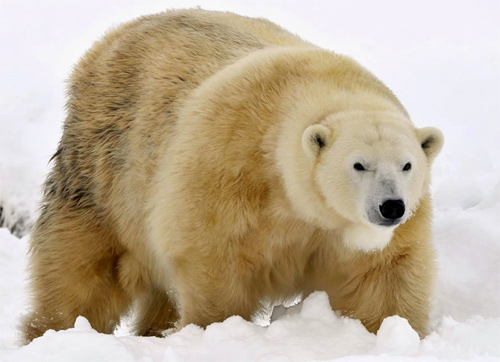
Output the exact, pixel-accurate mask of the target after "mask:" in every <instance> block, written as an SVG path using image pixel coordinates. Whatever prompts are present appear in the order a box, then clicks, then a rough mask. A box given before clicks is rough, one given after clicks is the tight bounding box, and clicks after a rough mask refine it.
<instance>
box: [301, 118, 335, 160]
mask: <svg viewBox="0 0 500 362" xmlns="http://www.w3.org/2000/svg"><path fill="white" fill-rule="evenodd" d="M331 134H332V131H331V130H330V129H329V128H328V127H325V126H323V125H322V124H313V125H311V126H309V127H307V128H306V129H305V131H304V133H303V134H302V148H303V149H304V152H305V153H306V154H307V155H308V156H309V157H310V158H315V157H316V156H318V155H319V153H320V152H321V150H322V149H324V148H325V147H326V146H328V145H329V144H330V142H331Z"/></svg>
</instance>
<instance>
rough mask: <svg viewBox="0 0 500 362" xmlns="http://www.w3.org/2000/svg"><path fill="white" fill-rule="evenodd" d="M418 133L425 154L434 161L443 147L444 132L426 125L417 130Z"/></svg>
mask: <svg viewBox="0 0 500 362" xmlns="http://www.w3.org/2000/svg"><path fill="white" fill-rule="evenodd" d="M417 135H418V139H419V142H420V145H421V146H422V149H423V150H424V153H425V155H426V156H427V158H428V159H429V161H430V162H432V161H433V160H434V159H435V158H436V156H437V155H438V154H439V152H440V151H441V149H442V148H443V143H444V136H443V133H442V132H441V131H440V130H438V129H437V128H434V127H424V128H420V129H418V130H417Z"/></svg>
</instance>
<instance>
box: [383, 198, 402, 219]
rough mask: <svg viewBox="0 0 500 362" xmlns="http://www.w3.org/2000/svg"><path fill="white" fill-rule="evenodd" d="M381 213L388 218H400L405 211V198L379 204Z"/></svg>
mask: <svg viewBox="0 0 500 362" xmlns="http://www.w3.org/2000/svg"><path fill="white" fill-rule="evenodd" d="M379 208H380V213H381V214H382V216H383V217H384V218H386V219H391V220H394V219H399V218H400V217H401V216H403V215H404V213H405V203H404V202H403V200H387V201H385V202H384V203H383V204H382V205H380V206H379Z"/></svg>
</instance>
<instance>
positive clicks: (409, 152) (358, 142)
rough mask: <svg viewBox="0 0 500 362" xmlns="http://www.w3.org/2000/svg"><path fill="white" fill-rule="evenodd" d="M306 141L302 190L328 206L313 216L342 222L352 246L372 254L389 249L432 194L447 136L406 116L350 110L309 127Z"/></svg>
mask: <svg viewBox="0 0 500 362" xmlns="http://www.w3.org/2000/svg"><path fill="white" fill-rule="evenodd" d="M301 141H302V142H301V143H302V147H301V152H302V153H303V155H302V156H303V158H302V159H303V162H305V163H306V164H307V166H306V167H304V168H305V169H307V170H309V171H308V172H309V173H310V181H309V187H308V188H309V190H302V191H304V192H306V193H308V192H312V193H314V194H315V195H314V196H310V198H311V199H316V201H317V203H320V204H322V205H321V206H320V207H316V208H314V211H313V212H315V213H316V212H317V213H318V215H311V216H312V217H313V218H316V219H318V220H321V219H322V220H327V223H328V218H329V217H330V218H331V220H334V219H336V221H333V224H335V222H337V223H338V225H336V226H334V227H335V228H338V229H339V230H342V233H343V234H342V237H343V241H344V243H345V245H346V246H347V247H351V248H354V249H361V250H365V251H368V250H377V249H382V248H384V247H385V246H386V245H387V244H388V243H389V242H390V240H391V238H392V235H393V231H394V229H395V228H396V227H397V226H398V225H400V224H402V223H404V222H405V221H406V220H408V218H410V217H411V215H412V213H413V212H414V211H415V210H416V209H417V207H418V205H419V201H420V200H421V198H422V197H423V196H424V195H425V193H426V192H428V186H429V178H430V177H429V173H430V166H431V164H432V161H433V160H434V158H435V157H436V156H437V154H438V153H439V152H440V150H441V148H442V145H443V135H442V133H441V132H440V131H439V130H438V129H436V128H432V127H427V128H420V129H417V128H415V127H414V126H413V125H412V124H411V122H410V121H409V120H408V119H407V118H405V117H404V116H402V115H401V114H399V113H394V112H385V111H379V112H377V111H345V112H340V113H337V114H334V115H330V116H327V117H326V118H323V119H322V120H321V121H320V122H318V123H315V124H312V125H309V126H307V128H305V130H304V131H303V133H302V139H301ZM310 210H313V209H310ZM306 212H307V210H306ZM319 213H323V215H319ZM329 214H330V216H329ZM333 224H332V225H333Z"/></svg>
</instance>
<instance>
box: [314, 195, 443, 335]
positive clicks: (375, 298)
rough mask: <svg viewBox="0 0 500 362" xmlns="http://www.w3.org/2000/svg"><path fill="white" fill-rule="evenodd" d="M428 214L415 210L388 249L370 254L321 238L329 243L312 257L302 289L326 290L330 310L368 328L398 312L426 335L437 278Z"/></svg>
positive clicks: (370, 328)
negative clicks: (307, 276) (431, 299)
mask: <svg viewBox="0 0 500 362" xmlns="http://www.w3.org/2000/svg"><path fill="white" fill-rule="evenodd" d="M425 201H426V200H424V202H423V204H422V206H421V208H420V210H419V211H422V208H423V207H426V206H427V203H426V202H425ZM429 216H430V215H429V213H427V214H426V213H422V212H417V213H415V215H414V216H413V217H412V218H411V219H409V220H408V221H407V222H406V223H405V224H403V225H400V226H399V227H398V228H397V229H396V230H395V233H394V236H393V238H392V241H391V242H390V244H389V245H388V246H387V247H386V248H384V249H383V250H379V251H374V252H371V253H370V252H363V251H354V250H352V249H349V248H346V247H344V246H341V245H342V243H341V242H340V240H338V241H339V243H335V242H332V240H329V241H328V240H325V245H330V246H331V247H326V248H325V249H322V250H321V252H318V253H317V254H315V255H313V257H312V259H311V263H310V264H311V265H312V266H313V267H312V269H311V273H310V275H311V278H310V279H308V288H309V289H308V290H306V293H308V292H310V291H313V290H325V291H327V293H328V295H329V298H330V303H331V305H332V308H333V309H334V310H340V311H342V313H343V314H344V315H347V316H350V317H352V318H356V319H360V320H361V321H362V322H363V324H364V325H365V327H366V328H367V329H368V330H369V331H370V332H373V333H376V332H377V331H378V329H379V327H380V324H381V323H382V321H383V320H384V318H386V317H389V316H392V315H398V316H401V317H403V318H406V319H407V320H408V322H409V323H410V325H411V326H412V327H413V328H414V329H415V330H416V331H417V332H418V334H419V335H420V337H424V336H425V335H427V333H428V320H429V311H430V298H431V294H432V290H433V282H434V277H435V256H434V249H433V247H432V244H431V235H430V231H431V227H430V223H429ZM323 237H326V238H329V236H325V235H323ZM332 245H336V246H332Z"/></svg>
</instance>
